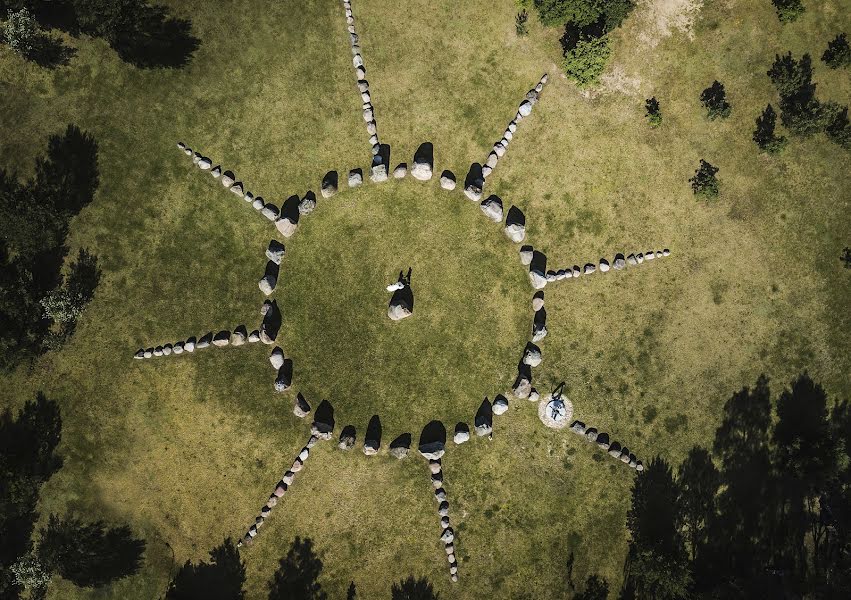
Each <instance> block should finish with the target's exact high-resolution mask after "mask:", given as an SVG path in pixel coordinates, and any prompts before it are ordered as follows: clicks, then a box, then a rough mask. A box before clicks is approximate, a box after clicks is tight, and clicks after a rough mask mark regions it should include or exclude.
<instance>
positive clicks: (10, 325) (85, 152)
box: [0, 125, 100, 368]
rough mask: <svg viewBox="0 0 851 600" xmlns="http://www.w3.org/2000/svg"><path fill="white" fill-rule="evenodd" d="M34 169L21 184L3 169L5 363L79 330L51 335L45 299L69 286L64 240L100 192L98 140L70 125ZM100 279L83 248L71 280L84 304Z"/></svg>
mask: <svg viewBox="0 0 851 600" xmlns="http://www.w3.org/2000/svg"><path fill="white" fill-rule="evenodd" d="M35 171H36V174H35V177H34V178H33V179H31V180H30V181H28V182H26V183H25V184H21V183H19V182H18V180H17V178H16V177H15V176H14V175H9V174H7V173H6V172H4V171H2V169H0V368H11V367H14V366H15V365H17V364H19V363H20V362H22V361H24V360H27V359H29V358H31V357H33V356H36V355H37V354H39V353H40V352H42V351H43V349H44V347H45V342H46V340H55V339H56V338H57V337H58V338H60V339H64V338H65V337H67V336H68V335H70V333H71V332H72V331H73V323H70V324H66V325H65V326H64V329H63V328H60V329H61V331H59V332H56V331H54V332H52V333H50V334H49V332H50V328H51V320H50V318H49V317H48V316H47V315H46V314H45V312H44V307H43V305H42V304H41V301H42V300H43V299H44V298H46V297H48V296H50V295H51V294H52V293H54V290H57V289H59V290H60V291H62V290H64V288H63V287H62V284H63V277H62V275H61V269H62V262H63V260H64V258H65V254H66V253H67V248H66V246H65V237H66V235H67V234H68V224H69V222H70V220H71V218H72V217H73V216H74V215H75V214H77V213H78V212H79V211H80V210H81V209H82V208H83V207H84V206H86V205H87V204H88V203H89V202H91V201H92V198H93V197H94V193H95V190H96V189H97V186H98V182H99V175H98V166H97V144H96V143H95V141H94V139H93V138H92V137H91V136H89V135H88V134H86V133H83V132H82V131H80V129H79V128H77V127H76V126H74V125H69V126H68V128H67V129H66V131H65V133H64V134H62V135H54V136H51V137H50V139H49V141H48V151H47V155H46V156H44V157H40V158H37V159H36V168H35ZM99 277H100V273H99V271H98V270H97V261H96V258H95V257H94V256H92V255H91V254H89V253H88V252H87V251H85V250H83V251H81V252H80V254H79V256H78V259H77V261H76V262H75V263H72V265H71V270H70V274H69V278H68V282H67V287H68V290H69V291H74V292H75V293H78V294H79V296H77V297H76V300H75V303H76V304H77V307H78V308H81V307H82V306H83V305H85V303H86V302H88V301H89V300H91V298H92V295H93V293H94V287H95V286H96V285H97V282H98V280H99ZM66 304H67V303H66Z"/></svg>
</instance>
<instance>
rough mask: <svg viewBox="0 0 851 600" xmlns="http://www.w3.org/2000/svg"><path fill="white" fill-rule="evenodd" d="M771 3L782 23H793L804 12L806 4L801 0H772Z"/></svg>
mask: <svg viewBox="0 0 851 600" xmlns="http://www.w3.org/2000/svg"><path fill="white" fill-rule="evenodd" d="M771 3H772V4H773V5H774V10H776V11H777V18H778V19H780V22H781V23H791V22H792V21H795V20H796V19H797V18H798V17H800V16H801V15H802V14H804V5H803V3H802V2H801V0H771Z"/></svg>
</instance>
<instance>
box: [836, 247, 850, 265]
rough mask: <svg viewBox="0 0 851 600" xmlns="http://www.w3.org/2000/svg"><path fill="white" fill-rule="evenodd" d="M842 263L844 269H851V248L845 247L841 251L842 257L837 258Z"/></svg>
mask: <svg viewBox="0 0 851 600" xmlns="http://www.w3.org/2000/svg"><path fill="white" fill-rule="evenodd" d="M839 260H841V261H842V262H843V263H845V268H846V269H851V248H849V247H848V246H846V247H845V248H843V249H842V256H840V257H839Z"/></svg>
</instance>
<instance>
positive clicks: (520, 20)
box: [514, 8, 529, 36]
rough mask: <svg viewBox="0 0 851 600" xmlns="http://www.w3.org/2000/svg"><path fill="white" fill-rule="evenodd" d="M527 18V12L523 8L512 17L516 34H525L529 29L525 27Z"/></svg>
mask: <svg viewBox="0 0 851 600" xmlns="http://www.w3.org/2000/svg"><path fill="white" fill-rule="evenodd" d="M528 20H529V13H527V12H526V9H525V8H524V9H523V10H521V11H520V12H519V13H517V16H515V17H514V29H515V31H517V35H521V36H522V35H526V34H527V33H529V31H528V30H527V29H526V22H527V21H528Z"/></svg>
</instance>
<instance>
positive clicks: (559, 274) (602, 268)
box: [520, 245, 671, 290]
mask: <svg viewBox="0 0 851 600" xmlns="http://www.w3.org/2000/svg"><path fill="white" fill-rule="evenodd" d="M670 255H671V251H670V250H669V249H668V248H665V249H664V250H648V251H647V252H639V253H637V254H630V255H629V256H627V257H626V258H624V255H623V254H621V253H620V252H618V253H617V254H615V258H614V260H613V261H612V262H611V263H609V261H608V259H606V258H601V259H600V262H599V263H598V264H594V263H585V266H584V267H580V266H579V265H574V266H573V267H567V268H564V269H559V270H557V271H555V270H547V256H546V255H545V254H544V253H543V252H540V251H538V250H535V249H534V248H532V246H528V245H526V246H523V247H522V248H520V262H521V263H522V264H523V265H528V267H529V282H530V283H531V284H532V287H533V288H535V289H537V290H540V289H543V288H544V287H546V285H547V284H548V283H553V282H555V281H562V280H563V279H573V278H579V277H580V276H582V275H593V274H594V273H596V272H597V271H598V270H599V272H600V273H607V272H608V271H609V270H610V269H614V270H615V271H622V270H623V269H625V268H626V267H627V265H629V266H638V265H641V264H644V263H645V262H650V261H652V260H655V259H657V258H662V257H668V256H670Z"/></svg>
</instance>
